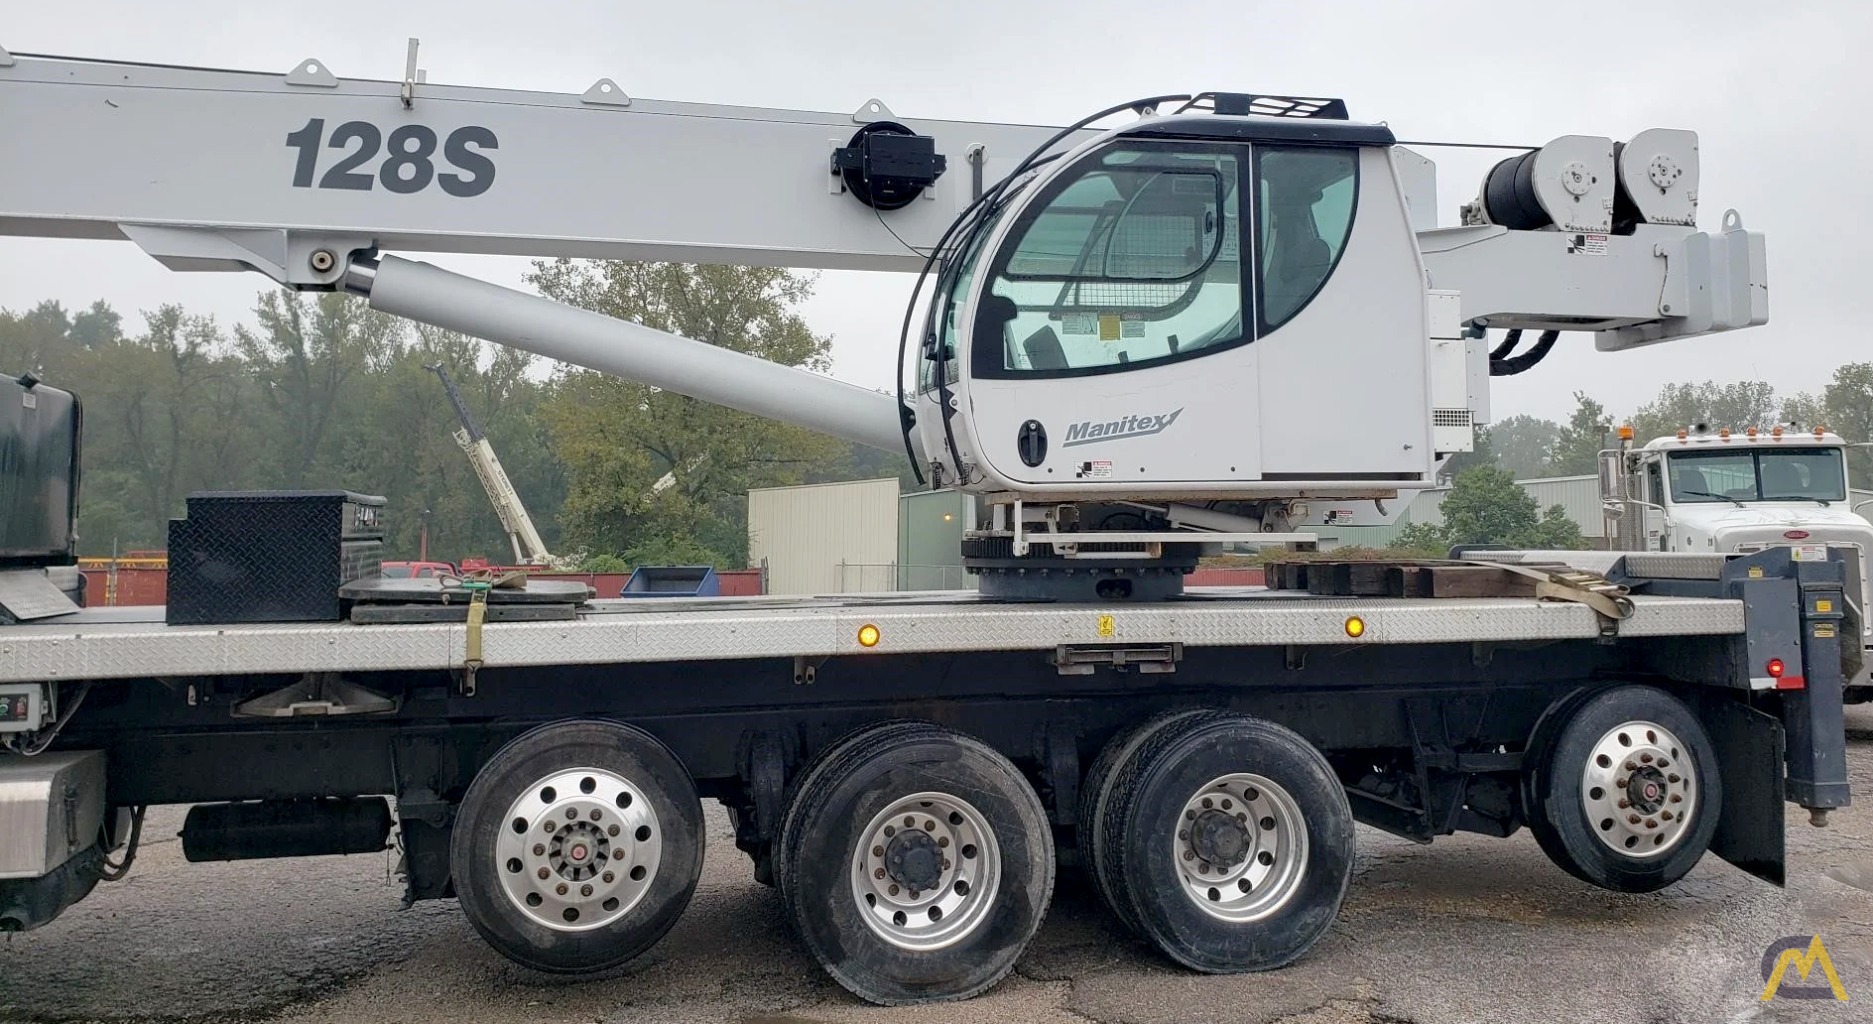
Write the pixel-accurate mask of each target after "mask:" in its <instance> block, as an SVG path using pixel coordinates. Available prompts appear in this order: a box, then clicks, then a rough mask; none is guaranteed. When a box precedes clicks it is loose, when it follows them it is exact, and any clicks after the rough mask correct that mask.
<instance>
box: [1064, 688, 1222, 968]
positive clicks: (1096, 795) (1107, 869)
mask: <svg viewBox="0 0 1873 1024" xmlns="http://www.w3.org/2000/svg"><path fill="white" fill-rule="evenodd" d="M1203 713H1204V709H1202V708H1177V709H1173V710H1170V711H1161V712H1159V713H1158V714H1156V715H1153V716H1152V717H1151V718H1149V719H1147V720H1145V721H1144V722H1142V723H1140V724H1138V725H1135V726H1133V727H1132V728H1130V729H1126V730H1122V731H1120V732H1119V734H1118V735H1116V736H1114V737H1112V739H1111V740H1109V741H1108V742H1107V743H1106V745H1105V746H1104V747H1103V748H1101V749H1100V751H1099V756H1098V757H1096V758H1094V759H1093V765H1092V767H1091V768H1088V769H1087V770H1086V778H1085V780H1084V781H1083V782H1081V783H1080V805H1079V812H1078V816H1077V817H1076V818H1075V819H1074V822H1075V825H1074V836H1075V839H1076V840H1077V841H1078V843H1079V847H1080V863H1081V864H1082V865H1084V866H1085V868H1086V873H1087V874H1088V875H1089V876H1091V878H1092V880H1093V888H1094V889H1095V890H1097V891H1098V893H1099V899H1100V901H1101V902H1102V903H1104V904H1105V905H1106V908H1107V909H1109V910H1111V911H1112V915H1113V916H1114V917H1116V918H1118V919H1119V921H1120V923H1122V924H1124V925H1125V926H1126V927H1127V928H1130V929H1132V930H1133V931H1136V930H1137V929H1138V922H1137V921H1136V920H1135V919H1133V918H1132V917H1131V909H1130V908H1129V907H1127V906H1125V904H1124V901H1123V900H1121V899H1119V898H1118V895H1117V891H1118V884H1117V883H1116V882H1115V881H1113V879H1112V875H1111V864H1112V860H1111V858H1110V857H1108V856H1106V843H1105V840H1104V837H1105V821H1106V814H1107V813H1108V811H1109V809H1110V807H1111V805H1112V791H1113V789H1114V788H1115V787H1114V786H1113V779H1114V770H1115V769H1116V768H1117V767H1118V766H1119V764H1120V763H1122V762H1124V761H1125V760H1126V759H1127V758H1129V757H1130V756H1131V754H1132V751H1134V750H1137V749H1138V747H1139V745H1140V744H1142V743H1144V742H1145V741H1146V740H1148V739H1150V738H1151V737H1152V736H1154V735H1156V734H1157V732H1158V731H1159V730H1161V729H1164V728H1166V727H1167V726H1170V725H1172V724H1174V723H1176V722H1179V721H1182V720H1183V719H1185V718H1188V717H1190V716H1192V715H1200V714H1203Z"/></svg>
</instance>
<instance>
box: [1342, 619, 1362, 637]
mask: <svg viewBox="0 0 1873 1024" xmlns="http://www.w3.org/2000/svg"><path fill="white" fill-rule="evenodd" d="M1346 635H1347V636H1350V637H1352V638H1353V639H1355V640H1357V639H1359V638H1360V637H1362V636H1365V635H1366V620H1365V619H1362V618H1360V617H1359V616H1357V615H1349V616H1347V619H1346Z"/></svg>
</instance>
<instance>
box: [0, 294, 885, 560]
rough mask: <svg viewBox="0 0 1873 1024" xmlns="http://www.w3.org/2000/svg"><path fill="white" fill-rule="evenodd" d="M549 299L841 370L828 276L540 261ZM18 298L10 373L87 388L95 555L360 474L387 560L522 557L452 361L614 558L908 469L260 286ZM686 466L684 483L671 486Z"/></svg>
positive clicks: (537, 478) (691, 543)
mask: <svg viewBox="0 0 1873 1024" xmlns="http://www.w3.org/2000/svg"><path fill="white" fill-rule="evenodd" d="M528 282H529V283H530V284H531V285H532V286H533V287H534V288H536V289H537V290H538V291H540V292H541V293H542V294H544V295H546V296H547V297H549V298H553V299H557V300H559V301H562V302H568V303H571V304H573V305H578V306H583V307H585V308H587V309H592V310H594V311H597V312H600V313H605V314H608V315H611V316H619V317H625V318H627V319H632V320H636V321H638V322H640V323H644V324H647V325H649V326H651V327H656V328H660V329H662V330H667V331H671V332H673V333H676V334H681V335H684V336H686V337H690V338H695V339H698V340H702V341H706V342H709V343H711V344H716V345H722V346H724V347H726V348H732V349H735V350H737V351H741V352H747V353H750V354H753V355H758V356H761V357H763V358H766V359H772V360H775V361H778V362H783V363H787V364H789V365H793V366H800V367H805V368H807V369H812V370H819V371H824V370H826V369H828V368H829V367H830V362H831V360H830V346H831V339H830V337H827V336H823V335H818V334H815V333H814V332H813V331H812V330H810V329H809V328H808V326H807V324H806V322H805V321H804V320H803V319H802V318H801V317H800V315H799V312H798V310H799V307H800V304H801V303H803V302H804V301H805V300H806V299H807V298H808V296H810V295H811V293H812V288H813V278H812V276H811V275H806V274H800V273H797V272H792V271H786V270H778V269H771V268H742V267H713V266H699V265H690V264H667V263H656V264H653V263H618V262H610V263H595V262H586V261H571V260H557V261H544V260H543V261H538V262H536V263H535V265H534V268H533V270H532V272H531V273H530V274H529V275H528ZM141 319H142V321H143V323H142V325H141V327H140V328H137V327H133V326H132V325H130V324H129V323H127V322H126V319H125V317H124V316H123V315H122V314H121V313H120V312H118V311H117V310H115V309H113V308H112V307H111V306H110V305H109V304H108V303H107V302H105V301H102V300H100V301H98V302H95V303H93V304H92V305H91V306H90V307H88V308H86V309H83V310H77V311H71V310H67V309H65V308H63V307H62V306H60V305H59V304H58V303H55V302H49V301H48V302H42V303H40V304H38V305H36V306H34V307H32V308H30V309H26V310H23V311H12V310H5V309H0V373H6V374H9V375H17V374H20V373H24V372H27V371H32V372H34V373H36V374H38V375H39V376H40V377H41V378H42V379H44V380H45V381H46V383H48V384H51V385H53V386H56V387H61V388H65V389H68V390H71V391H74V392H76V393H77V394H78V395H79V397H80V399H81V401H82V402H83V403H84V414H85V418H84V455H83V472H84V477H83V483H82V486H81V504H80V515H79V533H80V542H79V547H80V553H81V554H84V555H92V556H103V555H110V554H113V553H121V552H124V551H129V550H137V549H157V548H162V547H163V546H164V544H165V538H166V536H167V521H168V520H169V519H171V518H175V517H179V516H181V515H182V514H183V509H184V499H185V497H186V496H187V495H188V494H189V493H190V492H193V491H202V490H244V489H262V488H265V489H276V488H293V489H298V488H345V489H348V490H352V491H357V492H361V493H367V494H379V495H383V496H384V497H385V498H386V499H387V502H388V507H387V517H386V518H387V532H388V536H387V539H386V557H387V558H404V559H409V558H415V557H416V556H417V554H418V552H419V548H420V546H421V537H422V536H423V534H424V532H425V530H426V531H427V537H428V553H429V555H430V557H432V558H439V559H448V560H455V559H459V558H462V557H467V556H481V557H486V558H488V559H490V560H491V561H494V562H496V563H500V562H503V561H506V560H509V559H510V558H511V553H510V549H509V547H508V543H507V540H506V537H505V535H504V534H503V533H502V532H501V529H500V524H499V522H498V521H497V520H496V518H495V515H494V511H493V508H492V506H491V505H490V504H489V502H488V499H487V496H486V494H485V492H484V491H483V490H482V488H481V485H480V483H479V481H478V480H477V479H476V477H475V474H474V471H473V468H472V467H471V465H470V464H469V462H468V459H467V457H466V456H465V455H464V454H463V452H462V450H461V449H460V447H458V446H457V444H456V442H455V439H454V437H453V431H454V430H455V428H456V426H457V420H456V417H455V413H454V411H453V410H452V409H451V408H450V406H449V404H448V400H447V397H446V395H445V394H444V392H443V390H442V386H441V383H440V382H439V381H438V379H437V378H436V376H435V374H434V373H432V372H431V371H430V370H429V369H428V367H429V366H431V365H434V364H440V365H442V366H444V367H445V368H446V369H447V370H448V372H449V375H450V376H451V377H453V378H454V379H455V381H456V383H457V385H458V387H459V388H460V389H461V391H462V396H463V399H464V401H465V402H466V404H467V405H468V407H469V409H470V410H471V412H472V413H473V415H474V416H475V417H476V419H477V421H478V422H479V424H480V426H481V427H482V429H483V430H484V431H485V432H486V433H487V435H488V439H489V441H490V442H491V443H492V444H493V446H494V449H495V451H496V453H498V454H499V456H500V458H501V461H502V464H503V465H504V467H505V468H506V469H507V472H508V475H509V477H510V478H511V479H512V482H513V484H514V488H515V490H516V491H517V492H518V493H519V494H520V496H521V498H522V500H523V501H524V502H525V504H526V506H527V508H528V510H529V511H530V513H531V514H532V515H533V517H534V519H535V521H536V523H537V525H538V526H539V527H540V531H541V533H542V535H543V537H544V539H545V541H546V543H547V544H548V546H549V548H551V549H552V550H553V551H555V552H556V553H560V552H564V553H568V554H575V553H576V554H581V555H582V556H583V562H584V564H585V565H586V566H587V567H589V568H595V569H621V568H625V567H627V566H629V565H635V564H640V563H644V564H669V563H677V562H689V563H710V564H714V565H717V566H720V567H740V566H743V565H746V564H747V546H748V534H747V503H746V500H745V497H744V496H745V495H746V493H747V491H748V489H749V488H753V487H769V486H780V485H787V484H797V483H811V482H817V481H822V480H837V479H851V478H854V477H867V476H894V475H900V474H901V473H904V472H906V471H907V470H906V467H904V465H903V463H904V457H903V455H902V453H889V452H876V451H872V450H871V449H867V448H863V447H859V446H854V445H850V444H847V443H845V442H842V441H836V440H832V439H829V438H826V437H823V436H821V435H818V434H814V433H811V432H809V431H806V430H802V429H800V428H797V427H791V426H788V425H785V424H779V423H775V422H773V421H770V420H764V419H761V418H759V417H754V416H748V415H745V414H742V413H739V412H735V411H733V410H729V409H724V408H722V407H720V406H714V405H709V404H706V403H703V402H697V401H694V400H692V399H689V398H686V397H684V396H681V395H677V394H673V393H670V392H667V391H661V390H658V389H656V388H650V387H646V386H644V385H641V384H636V383H632V382H628V381H623V380H618V379H616V378H613V377H607V376H605V375H602V374H598V373H594V372H592V371H588V370H582V369H579V368H576V367H570V366H564V365H557V364H551V365H549V364H546V363H545V362H544V361H542V360H538V359H536V358H535V357H533V356H530V355H528V354H526V353H523V352H520V351H517V350H514V349H509V348H503V347H500V346H493V345H488V344H485V343H483V342H481V341H478V340H476V339H474V338H470V337H467V336H464V335H460V334H456V333H453V332H449V331H441V330H436V329H433V328H429V327H426V326H420V325H416V324H412V323H410V322H409V321H406V320H402V319H400V318H397V317H393V316H389V315H387V314H384V313H380V312H378V311H376V310H373V309H371V308H370V307H369V306H368V305H366V304H365V303H364V302H362V301H359V300H357V299H354V298H351V297H348V296H345V295H339V294H322V295H305V294H298V293H293V292H289V291H283V290H268V291H263V292H260V293H259V294H258V295H257V297H256V299H255V304H254V307H253V314H252V320H251V322H248V323H239V324H226V323H222V322H219V321H217V320H216V319H215V318H214V317H211V316H207V315H203V314H199V313H192V312H190V311H188V310H186V309H184V308H182V307H180V306H176V305H165V306H162V307H160V308H158V309H155V310H149V311H145V312H143V314H142V317H141ZM666 476H667V477H668V479H667V480H665V479H664V478H665V477H666Z"/></svg>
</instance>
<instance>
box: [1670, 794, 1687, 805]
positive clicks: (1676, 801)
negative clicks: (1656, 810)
mask: <svg viewBox="0 0 1873 1024" xmlns="http://www.w3.org/2000/svg"><path fill="white" fill-rule="evenodd" d="M1671 802H1672V803H1674V804H1681V803H1684V797H1683V796H1680V795H1679V794H1677V793H1673V794H1672V795H1671Z"/></svg>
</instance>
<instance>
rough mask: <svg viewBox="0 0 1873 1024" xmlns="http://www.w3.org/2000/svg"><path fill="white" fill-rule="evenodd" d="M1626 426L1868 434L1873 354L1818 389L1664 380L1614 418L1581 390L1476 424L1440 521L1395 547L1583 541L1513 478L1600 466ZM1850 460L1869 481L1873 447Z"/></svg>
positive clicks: (1409, 533)
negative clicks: (1563, 403)
mask: <svg viewBox="0 0 1873 1024" xmlns="http://www.w3.org/2000/svg"><path fill="white" fill-rule="evenodd" d="M1620 425H1629V426H1631V427H1632V431H1633V439H1634V443H1636V444H1644V443H1646V442H1647V441H1651V440H1653V439H1655V438H1660V437H1670V436H1673V435H1675V434H1676V433H1677V432H1678V431H1679V430H1681V429H1694V428H1696V427H1697V426H1699V425H1702V426H1704V427H1706V428H1708V429H1710V430H1713V431H1714V430H1722V429H1725V428H1728V429H1729V430H1731V431H1734V432H1738V433H1741V432H1742V431H1745V430H1747V429H1749V428H1750V427H1756V428H1759V429H1763V430H1768V429H1771V428H1773V427H1775V426H1783V427H1788V428H1792V429H1797V430H1812V429H1814V428H1815V427H1826V428H1827V429H1829V430H1832V431H1833V432H1834V433H1836V434H1839V435H1841V436H1842V437H1843V438H1845V439H1846V440H1848V441H1865V440H1868V439H1869V438H1873V363H1848V364H1846V365H1843V366H1840V367H1837V368H1836V369H1835V370H1834V374H1833V377H1832V378H1831V379H1830V380H1829V381H1828V383H1827V384H1826V385H1825V386H1824V387H1823V388H1822V390H1821V391H1820V392H1819V393H1813V392H1798V393H1796V394H1793V395H1789V396H1787V397H1785V398H1778V397H1777V395H1776V392H1775V388H1774V387H1772V386H1770V385H1769V384H1768V383H1767V382H1766V381H1736V382H1732V383H1726V384H1719V383H1717V382H1715V381H1709V380H1707V381H1703V382H1687V383H1677V384H1666V385H1665V386H1664V387H1662V388H1660V389H1659V392H1658V395H1657V396H1656V397H1655V398H1653V399H1652V400H1651V401H1650V402H1646V403H1645V404H1643V405H1641V406H1639V407H1638V408H1637V409H1635V410H1633V411H1632V413H1631V414H1630V415H1628V416H1625V417H1617V418H1616V417H1614V416H1613V415H1611V414H1610V413H1608V411H1607V409H1606V407H1605V406H1604V405H1602V404H1601V403H1600V402H1598V401H1596V400H1594V399H1593V398H1591V397H1589V396H1588V395H1587V394H1586V393H1584V392H1579V391H1576V392H1574V411H1573V412H1572V414H1570V415H1569V416H1568V418H1567V421H1566V422H1564V423H1560V422H1555V421H1553V420H1547V419H1541V418H1538V417H1534V416H1528V415H1517V416H1510V417H1508V418H1506V419H1503V420H1501V421H1499V422H1496V423H1492V424H1490V425H1488V426H1487V427H1479V428H1477V431H1476V447H1475V450H1474V451H1471V452H1465V453H1462V454H1460V455H1457V456H1455V457H1453V458H1452V459H1451V460H1450V462H1449V463H1448V464H1446V466H1445V474H1446V475H1447V476H1448V477H1449V478H1450V479H1451V480H1452V486H1451V490H1450V492H1449V493H1448V494H1447V495H1446V496H1445V498H1444V501H1443V504H1442V506H1441V508H1442V514H1443V519H1444V522H1443V524H1442V525H1441V526H1439V525H1433V524H1429V523H1412V524H1408V525H1407V526H1406V527H1405V528H1404V529H1403V530H1401V531H1400V533H1399V535H1398V538H1397V540H1396V541H1395V542H1394V544H1393V546H1394V547H1397V548H1403V549H1409V550H1412V551H1419V552H1435V551H1442V550H1447V549H1448V548H1449V547H1451V546H1454V545H1458V544H1507V545H1511V546H1514V547H1531V548H1549V549H1555V548H1572V547H1580V546H1581V545H1582V538H1581V536H1580V529H1579V525H1578V524H1576V523H1574V522H1572V521H1571V520H1569V519H1568V518H1567V515H1566V511H1565V510H1564V509H1563V508H1562V507H1561V506H1559V505H1555V506H1553V507H1551V508H1548V509H1545V510H1543V509H1539V508H1537V507H1536V503H1535V499H1534V498H1532V497H1530V496H1529V495H1528V492H1527V491H1525V490H1523V489H1522V488H1520V487H1517V486H1515V483H1514V482H1515V481H1517V480H1529V479H1537V478H1541V477H1556V476H1586V475H1591V474H1595V473H1597V472H1598V463H1599V453H1600V452H1601V451H1603V450H1605V449H1607V448H1609V447H1611V446H1613V445H1614V444H1615V443H1616V442H1615V440H1614V438H1615V436H1616V435H1615V434H1614V430H1615V428H1616V427H1617V426H1620ZM1847 467H1848V478H1849V480H1850V481H1866V480H1873V451H1869V450H1868V449H1865V448H1849V449H1848V454H1847Z"/></svg>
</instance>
